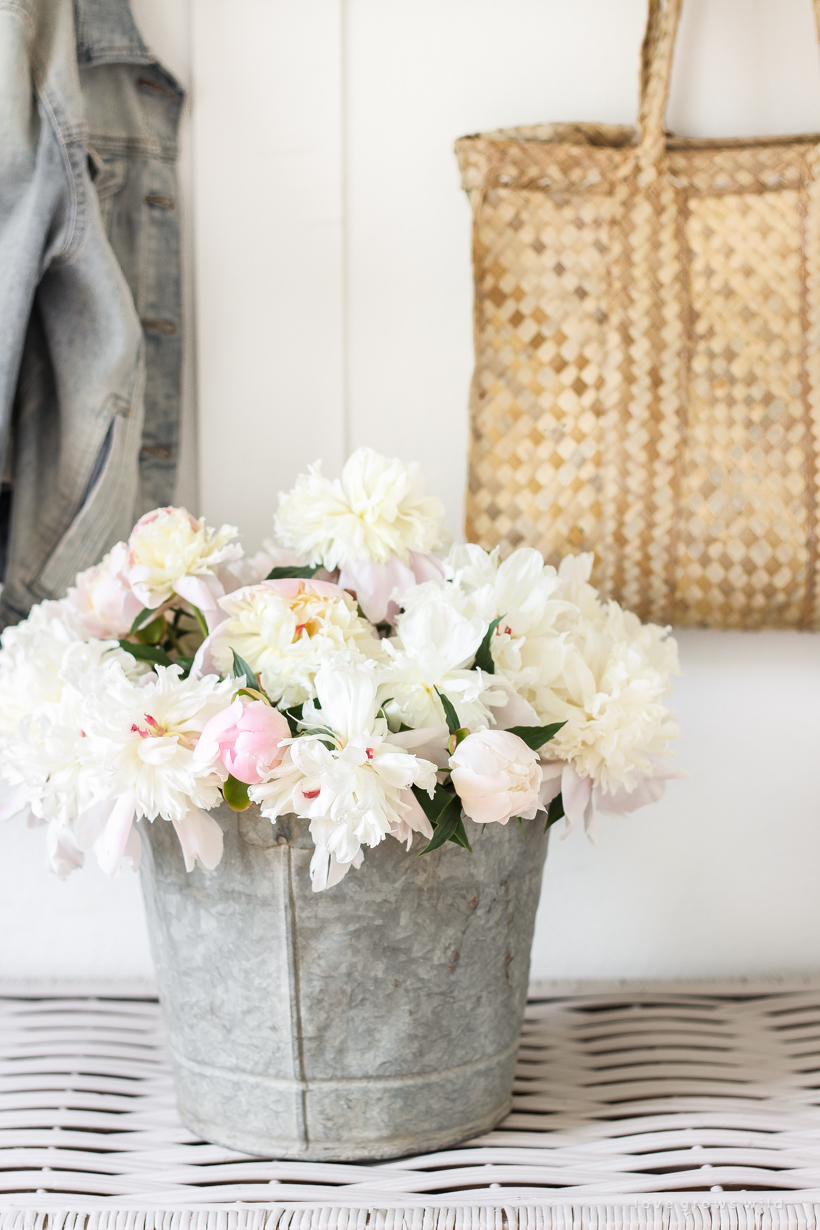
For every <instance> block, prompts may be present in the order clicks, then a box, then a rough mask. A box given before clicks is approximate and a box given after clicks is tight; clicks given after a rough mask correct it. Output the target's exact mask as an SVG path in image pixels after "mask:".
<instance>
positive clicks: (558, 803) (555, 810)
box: [544, 794, 564, 833]
mask: <svg viewBox="0 0 820 1230" xmlns="http://www.w3.org/2000/svg"><path fill="white" fill-rule="evenodd" d="M563 814H564V800H563V798H562V797H561V795H560V794H556V796H555V798H554V799H552V800H551V802H550V805H549V807H548V809H547V823H546V824H545V825H544V832H545V833H546V831H547V829H549V828H552V826H553V824H555V823H556V822H557V821H558V820H560V819H561V817H562V816H563Z"/></svg>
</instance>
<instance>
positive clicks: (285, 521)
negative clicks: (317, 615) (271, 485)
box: [276, 448, 450, 623]
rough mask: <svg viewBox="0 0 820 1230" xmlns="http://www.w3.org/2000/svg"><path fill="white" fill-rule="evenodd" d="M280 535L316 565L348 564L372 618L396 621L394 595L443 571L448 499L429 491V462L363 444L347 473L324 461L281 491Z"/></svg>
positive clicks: (348, 579) (348, 581) (347, 577)
mask: <svg viewBox="0 0 820 1230" xmlns="http://www.w3.org/2000/svg"><path fill="white" fill-rule="evenodd" d="M276 534H277V537H278V538H279V540H280V542H282V543H283V544H284V545H285V546H287V547H290V548H292V549H293V550H294V551H295V552H296V554H297V555H299V556H300V557H301V558H302V559H303V560H305V561H306V562H307V563H309V564H313V565H318V564H322V565H324V567H325V568H327V569H328V570H329V571H331V572H333V571H334V570H335V569H337V568H338V569H340V570H341V575H340V577H339V584H340V585H341V586H342V587H343V588H344V589H351V590H353V591H354V592H355V594H356V597H357V599H358V601H359V603H360V605H361V608H362V610H363V611H364V613H365V615H366V616H367V618H368V619H370V620H372V621H373V622H374V623H380V622H382V621H383V620H385V619H390V620H391V621H392V618H393V616H394V615H395V613H396V610H397V608H396V607H395V606H394V605H393V603H394V595H395V594H396V593H397V592H401V591H402V590H404V589H406V588H408V587H409V586H410V585H413V584H415V583H417V582H421V581H427V580H430V579H432V578H434V577H435V576H437V575H439V574H440V568H441V565H440V562H439V561H437V560H436V558H435V556H436V553H437V552H440V551H442V550H444V549H445V548H446V547H447V545H448V543H449V541H450V534H449V531H448V530H447V528H446V526H445V524H444V507H443V505H442V504H441V501H440V500H437V499H434V498H432V497H431V496H426V495H425V494H424V480H423V478H422V474H421V469H420V467H419V466H418V465H416V464H415V463H413V464H411V465H406V464H405V463H404V462H402V461H399V460H397V459H396V458H392V459H391V458H389V457H382V456H381V455H380V454H379V453H375V452H374V451H373V449H370V448H360V449H357V450H356V452H355V453H353V455H352V456H351V457H350V458H349V459H348V461H347V463H346V465H345V467H344V469H343V470H342V476H341V478H340V479H334V480H331V479H329V478H325V477H324V475H323V474H322V472H321V466H320V463H318V462H317V463H316V465H314V466H311V467H310V469H309V470H308V472H307V474H303V475H301V476H300V477H299V479H298V480H297V483H296V486H295V487H294V488H293V490H292V491H290V492H288V493H286V494H285V493H283V494H280V496H279V512H278V513H277V516H276Z"/></svg>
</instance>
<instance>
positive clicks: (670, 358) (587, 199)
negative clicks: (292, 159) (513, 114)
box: [456, 0, 820, 629]
mask: <svg viewBox="0 0 820 1230" xmlns="http://www.w3.org/2000/svg"><path fill="white" fill-rule="evenodd" d="M815 7H816V9H817V11H818V14H820V0H816V5H815ZM679 10H680V0H667V3H665V4H661V3H660V0H653V2H652V3H651V5H650V21H649V27H648V31H647V38H646V42H645V46H644V59H643V94H642V103H641V115H640V120H639V126H638V128H637V129H636V130H632V129H628V128H613V127H606V126H604V125H594V124H578V125H541V126H536V127H532V128H518V129H506V130H503V131H501V132H498V133H488V134H483V135H481V136H478V137H468V138H464V139H463V140H461V141H459V142H457V144H456V150H457V153H458V157H459V162H460V166H461V171H462V182H463V185H464V187H465V189H466V190H467V191H468V193H469V195H470V198H471V201H472V204H473V209H474V219H475V221H474V242H473V261H474V271H475V282H476V303H475V347H476V370H475V377H474V381H473V390H472V399H471V414H472V445H471V458H470V486H469V493H468V501H467V536H468V538H469V539H473V540H475V541H477V542H480V543H481V544H482V545H483V546H486V547H494V546H499V547H500V548H501V550H502V553H504V554H506V553H507V552H508V551H509V550H511V549H514V548H515V547H517V546H520V545H524V544H527V545H534V546H537V547H539V548H540V549H541V550H542V551H543V552H544V554H545V556H546V557H547V559H548V560H550V561H551V562H556V561H557V560H558V559H559V558H560V557H561V556H562V555H563V554H565V553H566V552H567V551H568V550H594V551H595V554H596V569H595V573H594V577H593V579H594V580H595V581H596V583H597V584H598V585H600V586H601V588H602V590H603V593H604V595H605V596H612V597H616V598H618V599H619V600H620V601H622V602H623V603H624V604H625V605H627V606H629V607H632V608H633V609H634V610H636V611H637V612H638V613H639V614H640V615H641V616H642V617H643V618H648V619H652V620H655V621H659V622H667V621H673V622H676V623H684V624H685V623H689V624H702V625H709V626H713V627H762V626H784V627H806V628H813V629H818V628H820V603H819V602H818V585H820V578H818V575H817V573H818V570H817V564H816V555H817V541H818V524H817V521H818V515H820V512H819V511H818V509H819V506H818V501H817V498H816V497H817V486H818V466H817V455H818V450H819V449H820V441H818V434H820V327H819V326H820V250H818V240H819V239H820V213H819V212H818V194H819V193H820V145H818V142H820V137H817V136H814V137H812V136H805V137H796V138H793V139H791V140H787V139H779V138H778V139H771V140H770V139H760V140H748V141H727V142H719V141H686V140H680V139H675V138H667V136H666V135H665V133H664V129H663V112H664V107H665V101H666V94H667V90H668V79H669V69H670V65H671V56H672V48H673V45H674V36H675V31H676V27H677V22H678V17H679Z"/></svg>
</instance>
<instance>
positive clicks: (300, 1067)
mask: <svg viewBox="0 0 820 1230" xmlns="http://www.w3.org/2000/svg"><path fill="white" fill-rule="evenodd" d="M279 849H280V850H281V851H282V870H283V876H282V879H283V884H282V902H283V905H284V909H285V934H286V936H287V946H288V986H289V988H290V1029H291V1054H292V1062H293V1068H294V1071H295V1072H296V1073H297V1076H296V1078H295V1079H294V1080H293V1081H288V1080H284V1081H281V1082H279V1083H281V1084H284V1085H292V1086H293V1087H295V1088H298V1090H299V1095H298V1100H297V1104H296V1105H297V1111H296V1120H297V1122H296V1128H297V1131H298V1133H299V1136H300V1138H301V1139H302V1140H303V1141H304V1142H305V1148H307V1147H308V1122H307V1090H308V1084H307V1081H306V1080H305V1053H304V1047H303V1044H302V1004H301V997H300V978H299V939H298V933H297V928H296V899H295V896H294V892H293V861H292V860H293V851H292V848H291V845H290V843H289V842H286V843H282V844H280V846H279ZM204 1066H205V1065H203V1067H204ZM213 1071H214V1072H218V1071H220V1069H218V1068H214V1069H213Z"/></svg>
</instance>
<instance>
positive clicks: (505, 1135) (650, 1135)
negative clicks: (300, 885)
mask: <svg viewBox="0 0 820 1230" xmlns="http://www.w3.org/2000/svg"><path fill="white" fill-rule="evenodd" d="M0 995H2V996H3V997H2V998H0V1230H27V1228H29V1230H154V1228H156V1230H354V1227H355V1230H467V1228H468V1227H469V1228H470V1230H473V1228H474V1230H530V1228H531V1230H581V1228H584V1227H590V1230H604V1227H607V1228H609V1227H612V1230H618V1228H622V1230H627V1228H628V1230H641V1228H642V1227H646V1228H647V1230H665V1228H666V1227H670V1228H671V1227H675V1228H677V1227H680V1230H700V1228H701V1227H703V1230H711V1228H712V1227H714V1230H718V1228H719V1230H732V1228H733V1227H735V1226H737V1227H743V1228H745V1227H749V1228H751V1227H755V1228H756V1230H757V1228H759V1230H770V1228H771V1230H775V1228H780V1227H782V1228H783V1230H787V1228H788V1230H802V1228H803V1227H807V1228H811V1230H815V1227H816V1226H817V1224H818V1220H820V983H818V982H817V981H809V980H806V981H804V982H802V983H792V984H791V985H786V984H785V983H783V984H780V985H776V986H768V987H765V988H764V987H761V986H754V985H752V984H747V985H741V984H726V985H723V986H719V985H717V984H713V985H708V984H707V985H703V986H701V987H694V986H689V987H681V986H678V985H675V984H658V985H655V986H651V985H647V984H644V985H643V986H637V985H630V984H620V985H619V986H616V987H609V988H603V989H602V988H601V987H600V986H589V985H588V986H579V987H577V988H575V989H574V993H569V991H568V990H567V989H566V988H558V987H554V986H552V987H545V986H544V985H540V986H539V985H538V984H536V985H535V986H534V987H533V993H532V998H531V1001H530V1004H529V1007H528V1010H527V1020H526V1023H525V1026H524V1030H523V1034H522V1039H521V1051H520V1055H519V1065H518V1075H517V1083H516V1093H515V1104H514V1107H513V1110H512V1113H511V1114H510V1115H509V1117H508V1118H507V1119H506V1120H505V1121H504V1123H503V1124H502V1125H501V1126H500V1127H499V1128H497V1129H496V1130H495V1131H494V1132H491V1133H489V1134H488V1135H486V1136H483V1137H481V1138H480V1139H476V1140H473V1141H470V1142H469V1143H468V1144H466V1145H463V1146H461V1147H459V1148H455V1149H450V1150H447V1151H445V1152H441V1153H436V1154H430V1155H426V1156H424V1157H413V1158H406V1159H402V1160H400V1161H394V1162H385V1163H369V1164H366V1165H350V1164H328V1163H314V1162H281V1161H275V1160H270V1161H268V1160H260V1159H257V1158H249V1157H246V1156H245V1155H243V1154H240V1153H236V1152H233V1151H231V1150H229V1149H223V1148H219V1147H216V1146H213V1145H208V1144H204V1143H203V1142H201V1141H199V1140H197V1139H196V1138H195V1137H194V1136H192V1135H191V1133H190V1132H189V1131H187V1130H186V1129H185V1128H184V1127H183V1126H182V1124H181V1123H180V1121H179V1119H178V1117H177V1113H176V1109H175V1105H174V1095H173V1089H172V1085H171V1075H170V1070H169V1064H168V1058H167V1055H166V1050H165V1045H164V1041H163V1030H162V1020H161V1017H160V1012H159V1007H158V1005H157V1003H156V1002H155V1001H153V1000H151V999H149V998H142V999H140V998H126V997H124V996H120V997H115V996H114V995H113V994H112V993H111V992H108V993H100V994H98V995H97V996H92V995H79V994H77V993H76V992H75V993H68V992H65V993H64V994H62V995H55V994H53V993H52V994H49V995H46V994H44V993H42V992H41V993H39V994H37V993H35V992H34V991H32V990H27V991H26V992H25V993H24V992H22V991H20V990H18V991H16V993H12V989H11V988H5V992H4V989H3V988H2V987H0Z"/></svg>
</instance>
